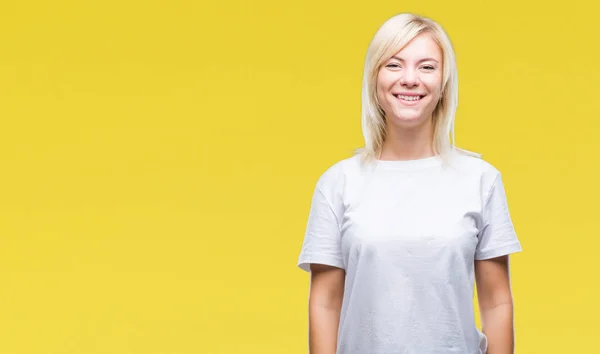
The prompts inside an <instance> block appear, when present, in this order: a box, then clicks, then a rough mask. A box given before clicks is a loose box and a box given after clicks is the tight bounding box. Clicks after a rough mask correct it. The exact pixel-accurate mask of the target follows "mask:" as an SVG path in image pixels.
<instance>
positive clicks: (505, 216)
mask: <svg viewBox="0 0 600 354" xmlns="http://www.w3.org/2000/svg"><path fill="white" fill-rule="evenodd" d="M482 216H483V226H482V229H481V231H480V232H479V236H478V238H479V241H478V243H477V249H476V251H475V259H476V260H483V259H490V258H494V257H500V256H504V255H507V254H511V253H515V252H521V251H522V248H521V244H520V242H519V239H518V238H517V235H516V232H515V228H514V225H513V222H512V219H511V217H510V213H509V210H508V202H507V197H506V192H505V190H504V183H503V181H502V175H501V174H500V173H499V172H497V174H496V178H495V180H494V182H493V184H492V186H491V188H490V189H489V192H488V194H487V197H486V199H485V203H484V207H483V214H482Z"/></svg>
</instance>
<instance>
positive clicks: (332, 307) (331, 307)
mask: <svg viewBox="0 0 600 354" xmlns="http://www.w3.org/2000/svg"><path fill="white" fill-rule="evenodd" d="M310 270H311V282H310V296H309V305H308V306H309V352H310V353H311V354H335V353H336V348H337V334H338V327H339V321H340V312H341V308H342V298H343V296H344V281H345V272H344V270H343V269H340V268H336V267H332V266H326V265H322V264H312V265H311V266H310Z"/></svg>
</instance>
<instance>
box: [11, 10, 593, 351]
mask: <svg viewBox="0 0 600 354" xmlns="http://www.w3.org/2000/svg"><path fill="white" fill-rule="evenodd" d="M550 4H551V2H547V1H531V2H527V1H514V0H510V1H503V2H493V3H492V2H483V1H425V2H423V1H419V2H417V1H414V2H406V3H405V4H403V3H402V2H397V1H379V2H351V1H314V0H308V1H293V2H289V1H266V0H262V1H217V0H211V1H208V2H207V1H183V0H171V1H115V0H105V1H20V2H18V1H5V2H3V3H2V4H1V5H0V122H1V126H0V167H1V169H2V171H1V177H0V182H1V183H0V353H2V354H49V353H62V354H81V353H85V354H87V353H90V354H91V353H110V354H120V353H136V354H138V353H139V354H142V353H143V354H153V353H165V354H183V353H186V354H187V353H210V354H220V353H243V354H250V353H257V354H259V353H260V354H282V353H286V354H288V353H289V354H301V353H306V352H307V329H306V326H307V313H306V303H307V294H308V293H307V291H308V279H309V278H308V275H307V274H306V273H303V272H302V271H300V270H299V269H297V268H296V260H297V256H298V252H299V250H300V246H301V241H302V237H303V233H304V228H305V226H306V220H307V216H308V207H309V202H310V196H311V194H312V191H313V188H314V183H315V182H316V179H317V178H318V176H319V175H320V173H322V172H323V171H324V169H325V168H327V167H328V166H330V165H331V164H332V163H334V162H336V161H338V160H339V159H342V158H345V157H347V156H348V152H349V151H350V150H351V149H353V148H354V147H358V146H360V145H361V144H362V135H361V131H360V121H359V114H360V83H361V75H362V65H363V59H364V55H365V51H366V47H367V45H368V42H369V41H370V39H371V37H372V35H373V34H374V32H375V31H376V29H377V28H378V26H379V25H381V24H382V23H383V21H384V20H386V19H387V18H388V17H390V16H392V15H394V14H396V13H398V12H403V11H412V12H417V13H420V14H423V15H426V16H431V17H432V18H434V19H436V20H438V21H439V22H440V23H441V24H442V25H443V26H444V27H445V28H446V30H447V31H448V32H449V34H450V36H451V38H452V40H453V42H454V45H455V49H456V53H457V59H458V65H459V75H460V80H459V81H460V104H459V110H458V117H457V140H458V143H459V146H461V147H463V148H466V149H470V150H474V151H478V152H481V153H483V154H484V157H485V158H486V159H487V160H488V161H490V162H492V163H493V164H494V165H496V166H497V167H498V168H499V169H500V170H501V171H502V172H503V174H504V179H505V185H506V189H507V193H508V198H509V203H510V207H511V212H512V215H513V220H514V222H515V226H516V228H517V232H518V234H519V237H520V239H521V241H522V244H523V248H524V252H523V253H521V254H519V255H516V256H514V257H513V259H512V270H513V289H514V295H515V306H516V329H517V353H519V354H525V353H531V354H538V353H561V354H564V353H583V352H586V353H587V352H594V351H595V350H597V333H598V331H599V330H600V327H599V325H598V320H597V319H598V318H599V317H600V307H599V305H598V299H599V298H600V288H599V287H600V285H599V283H598V281H597V279H598V275H597V270H598V268H599V267H598V263H597V258H598V256H597V255H598V249H599V246H600V241H599V236H598V226H599V224H598V217H597V211H598V199H599V197H600V190H599V187H598V181H599V180H600V178H599V177H600V176H599V173H598V166H597V165H598V162H599V158H598V153H599V152H600V143H599V140H600V139H598V136H597V134H598V130H599V128H600V124H599V123H598V118H600V117H599V116H600V115H599V113H598V112H599V111H598V100H599V98H598V96H599V94H600V93H599V92H598V82H599V80H600V71H599V69H598V63H599V62H600V54H599V47H598V44H597V43H598V40H597V38H596V35H595V33H597V28H596V23H597V15H598V7H597V6H598V5H597V4H595V3H594V2H591V1H585V0H573V1H570V2H568V4H567V3H564V4H561V5H558V3H557V5H550ZM594 6H595V8H594Z"/></svg>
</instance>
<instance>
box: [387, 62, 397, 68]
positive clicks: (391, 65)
mask: <svg viewBox="0 0 600 354" xmlns="http://www.w3.org/2000/svg"><path fill="white" fill-rule="evenodd" d="M385 67H386V68H394V69H395V68H399V67H400V65H399V64H397V63H390V64H388V65H386V66H385Z"/></svg>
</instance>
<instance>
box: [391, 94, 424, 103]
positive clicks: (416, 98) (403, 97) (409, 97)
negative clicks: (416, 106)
mask: <svg viewBox="0 0 600 354" xmlns="http://www.w3.org/2000/svg"><path fill="white" fill-rule="evenodd" d="M393 95H394V97H396V98H397V99H398V100H400V101H403V102H417V101H420V100H421V99H423V97H425V95H402V94H397V93H396V94H393Z"/></svg>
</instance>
